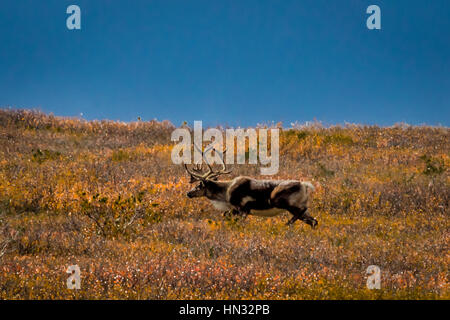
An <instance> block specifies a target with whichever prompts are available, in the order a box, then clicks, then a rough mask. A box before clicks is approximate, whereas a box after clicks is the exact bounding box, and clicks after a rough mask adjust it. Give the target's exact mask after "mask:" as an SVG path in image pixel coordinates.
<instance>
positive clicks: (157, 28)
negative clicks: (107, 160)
mask: <svg viewBox="0 0 450 320" xmlns="http://www.w3.org/2000/svg"><path fill="white" fill-rule="evenodd" d="M70 4H77V5H79V6H80V8H81V11H82V22H81V23H82V30H79V31H69V30H68V29H67V28H66V18H67V17H68V15H67V14H66V8H67V6H68V5H70ZM370 4H376V5H378V6H380V8H381V19H382V21H381V26H382V29H381V30H373V31H371V30H368V29H367V27H366V18H367V17H368V14H366V8H367V7H368V6H369V5H370ZM0 44H1V48H0V106H1V107H7V106H12V107H15V108H33V107H39V108H41V109H42V110H43V111H45V112H53V113H54V114H55V115H64V116H77V115H79V114H80V113H83V115H84V116H83V117H84V118H86V119H104V118H107V119H113V120H116V119H120V120H123V121H130V120H136V118H137V117H138V116H140V117H141V118H142V119H143V120H149V119H153V118H157V119H158V120H163V119H168V120H170V121H172V122H173V123H174V124H176V125H178V124H180V123H181V122H182V121H184V120H186V121H188V122H189V123H192V121H193V120H203V121H205V122H206V124H208V125H215V124H225V125H232V126H238V125H241V126H247V125H255V124H257V123H262V122H269V121H275V122H277V121H283V123H284V124H285V125H286V126H289V125H290V123H291V122H293V121H299V122H304V121H310V120H313V119H314V118H316V119H317V120H320V121H323V122H324V123H326V124H337V123H344V122H345V121H347V122H353V123H363V124H379V125H391V124H393V123H396V122H401V121H402V122H407V123H411V124H423V123H426V124H431V125H436V124H442V125H445V126H448V125H450V1H448V0H431V1H425V0H420V1H414V0H395V1H394V0H389V1H382V0H370V1H364V0H295V1H288V0H283V1H275V0H273V1H264V0H239V1H228V0H220V1H219V0H216V1H214V0H205V1H197V0H189V1H186V0H183V1H181V0H180V1H175V0H161V1H149V0H146V1H139V0H132V1H131V0H127V1H125V0H115V1H106V0H89V1H88V0H71V1H65V0H41V1H36V0H29V1H25V0H1V2H0Z"/></svg>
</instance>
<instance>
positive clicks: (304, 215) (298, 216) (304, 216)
mask: <svg viewBox="0 0 450 320" xmlns="http://www.w3.org/2000/svg"><path fill="white" fill-rule="evenodd" d="M287 210H288V211H289V212H290V213H291V214H292V218H291V219H290V220H289V221H288V222H287V225H291V224H293V223H294V222H295V221H297V220H302V221H303V222H305V223H307V224H309V225H310V226H311V227H312V228H313V229H315V228H316V227H317V225H318V224H319V223H318V222H317V220H316V219H314V218H313V217H312V216H310V215H309V213H308V208H303V209H300V208H297V207H289V208H287Z"/></svg>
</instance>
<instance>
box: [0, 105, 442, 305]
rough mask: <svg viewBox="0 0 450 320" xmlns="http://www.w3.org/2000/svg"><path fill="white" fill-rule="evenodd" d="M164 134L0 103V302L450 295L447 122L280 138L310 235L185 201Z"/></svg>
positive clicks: (285, 175) (161, 125)
mask: <svg viewBox="0 0 450 320" xmlns="http://www.w3.org/2000/svg"><path fill="white" fill-rule="evenodd" d="M173 130H174V126H173V125H172V124H170V123H169V122H157V121H149V122H143V121H137V122H131V123H122V122H114V121H85V120H82V119H75V118H60V117H55V116H53V115H45V114H43V113H40V112H37V111H25V110H6V109H3V110H0V298H1V299H201V298H206V299H209V298H211V299H213V298H214V299H422V298H424V299H450V294H449V252H450V251H449V240H450V239H449V238H450V233H449V227H450V223H449V222H450V220H449V199H450V188H449V186H450V180H449V171H448V167H449V164H450V156H449V155H450V143H449V142H450V140H449V138H450V130H449V129H448V128H445V127H428V126H407V125H395V126H392V127H387V128H380V127H377V126H360V125H350V124H349V125H345V126H333V127H328V128H324V127H323V126H321V125H320V124H319V123H313V124H309V125H294V126H293V129H289V130H287V129H284V130H282V132H281V133H280V170H279V172H278V174H277V175H276V176H273V177H272V178H273V179H296V180H306V181H312V182H313V183H314V184H315V185H316V187H317V188H316V191H315V193H314V194H313V199H312V201H311V207H310V211H311V213H312V214H313V215H314V216H315V217H317V218H318V220H319V221H320V225H319V227H318V228H317V229H315V230H313V229H311V228H310V227H309V226H308V225H306V224H302V223H297V224H293V225H291V226H286V224H285V222H286V220H287V219H288V213H286V214H285V215H284V216H283V215H282V216H277V217H272V218H261V217H253V216H249V217H248V218H247V219H245V220H244V219H240V218H238V217H229V218H227V217H223V216H222V214H221V213H220V212H217V211H215V210H214V209H213V207H212V206H211V205H210V203H209V202H208V201H207V200H206V199H195V200H193V199H188V198H187V197H186V196H185V195H186V192H187V191H188V190H189V189H190V188H191V187H192V186H191V185H190V184H189V176H188V175H187V174H186V173H185V170H184V168H183V167H182V166H180V165H174V164H172V162H171V158H170V154H171V148H172V147H173V143H172V142H171V141H170V134H171V132H172V131H173ZM233 174H234V176H237V175H247V176H252V177H257V178H261V177H260V176H258V174H259V167H258V166H254V165H252V166H250V165H236V166H234V171H233ZM75 264H76V265H78V266H79V267H80V270H81V289H80V290H69V289H67V287H66V280H67V277H68V274H66V270H67V268H68V266H70V265H75ZM369 265H377V266H379V267H380V269H381V289H380V290H369V289H367V287H366V279H367V275H366V270H367V267H368V266H369Z"/></svg>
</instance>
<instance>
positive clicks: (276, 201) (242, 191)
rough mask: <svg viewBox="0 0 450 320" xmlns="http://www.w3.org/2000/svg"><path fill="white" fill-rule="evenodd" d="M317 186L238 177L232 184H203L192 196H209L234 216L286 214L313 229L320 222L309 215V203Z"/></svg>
mask: <svg viewBox="0 0 450 320" xmlns="http://www.w3.org/2000/svg"><path fill="white" fill-rule="evenodd" d="M313 190H314V187H313V185H312V184H311V183H309V182H301V181H296V180H256V179H253V178H250V177H244V176H240V177H236V178H234V179H233V180H230V181H213V180H206V181H201V182H200V184H199V185H197V187H195V188H194V189H192V190H191V191H190V192H188V194H187V195H188V197H201V196H205V197H207V198H208V199H209V200H210V201H211V202H212V204H213V205H214V206H215V207H216V208H217V209H220V210H225V211H226V210H229V211H231V212H232V213H234V214H241V215H243V216H246V215H248V214H252V215H261V216H273V215H276V214H279V213H281V212H284V211H288V212H290V213H291V214H292V215H293V216H292V218H291V219H290V220H289V222H288V224H291V223H294V222H295V221H296V220H298V219H300V220H302V221H304V222H306V223H307V224H309V225H311V227H316V226H317V224H318V222H317V220H316V219H314V218H313V217H311V216H310V215H309V213H308V200H309V196H310V194H311V192H312V191H313Z"/></svg>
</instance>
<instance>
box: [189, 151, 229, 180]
mask: <svg viewBox="0 0 450 320" xmlns="http://www.w3.org/2000/svg"><path fill="white" fill-rule="evenodd" d="M194 147H195V148H196V149H197V150H198V151H200V152H201V154H202V159H204V160H205V163H206V165H207V166H208V171H207V172H206V173H201V172H202V168H203V163H202V164H196V165H195V167H193V168H192V171H191V170H189V168H188V166H187V165H186V164H184V168H185V169H186V171H187V173H189V175H190V176H191V181H190V183H193V182H195V181H199V180H211V179H214V178H217V177H218V176H220V175H222V174H229V173H231V172H232V171H233V170H229V171H227V170H226V169H227V167H226V164H225V161H224V159H223V156H224V155H225V152H227V150H226V149H225V151H224V152H223V153H222V154H221V156H220V153H219V157H221V160H222V169H221V170H219V171H216V172H214V170H213V168H212V167H211V165H210V164H209V162H208V160H207V159H206V158H205V156H204V153H205V152H206V151H207V150H209V148H207V149H206V150H205V151H202V150H200V148H199V147H197V145H196V144H195V143H194ZM213 150H214V152H217V150H216V149H215V148H213Z"/></svg>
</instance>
